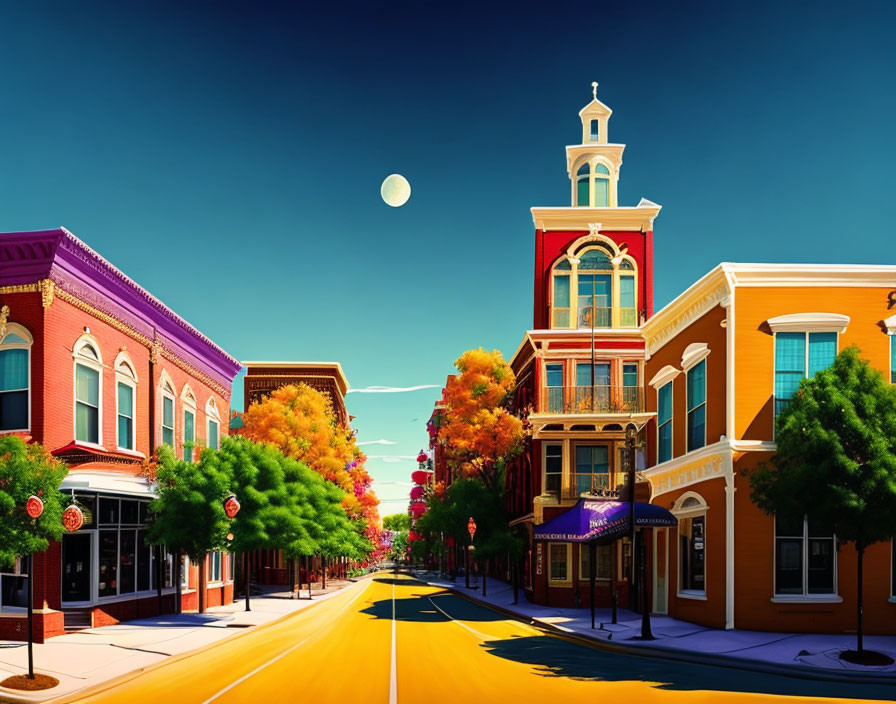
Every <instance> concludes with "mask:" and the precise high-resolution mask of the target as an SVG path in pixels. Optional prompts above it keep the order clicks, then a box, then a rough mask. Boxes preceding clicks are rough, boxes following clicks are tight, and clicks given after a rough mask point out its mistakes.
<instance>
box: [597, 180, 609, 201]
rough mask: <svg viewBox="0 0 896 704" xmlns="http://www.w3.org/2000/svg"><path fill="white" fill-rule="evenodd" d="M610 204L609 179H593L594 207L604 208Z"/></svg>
mask: <svg viewBox="0 0 896 704" xmlns="http://www.w3.org/2000/svg"><path fill="white" fill-rule="evenodd" d="M609 204H610V179H608V178H596V179H594V207H595V208H606V207H607V206H608V205H609Z"/></svg>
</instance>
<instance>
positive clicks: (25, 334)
mask: <svg viewBox="0 0 896 704" xmlns="http://www.w3.org/2000/svg"><path fill="white" fill-rule="evenodd" d="M9 335H17V336H18V337H20V338H22V339H23V340H25V342H4V340H6V339H7V338H8V337H9ZM33 345H34V337H33V336H32V335H31V333H30V332H29V331H28V328H26V327H25V326H24V325H19V324H18V323H7V324H6V336H5V337H4V338H3V339H2V340H0V351H3V350H26V351H27V352H28V388H27V391H28V412H27V422H26V423H25V427H24V428H9V429H8V430H0V434H2V433H29V432H31V360H32V355H31V348H32V346H33ZM22 390H23V389H8V390H7V391H6V392H3V393H9V392H15V391H22Z"/></svg>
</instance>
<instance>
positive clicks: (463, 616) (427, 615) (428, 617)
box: [361, 582, 506, 623]
mask: <svg viewBox="0 0 896 704" xmlns="http://www.w3.org/2000/svg"><path fill="white" fill-rule="evenodd" d="M404 585H405V586H409V585H408V583H407V582H404ZM430 599H432V601H430ZM433 602H435V603H436V604H438V605H439V606H440V607H441V608H442V609H444V610H445V611H446V612H447V613H449V614H451V616H450V617H449V616H446V615H445V614H444V613H442V612H441V611H439V609H437V608H436V607H435V606H434V605H433ZM361 613H362V614H368V615H370V616H373V617H374V618H382V619H390V620H391V618H392V599H381V600H380V601H377V602H374V604H373V605H372V606H369V607H367V608H366V609H363V610H362V611H361ZM505 619H506V616H503V615H501V614H500V613H498V612H497V611H492V610H491V609H485V608H482V607H481V606H478V605H476V604H473V603H472V602H469V601H467V600H466V599H462V598H460V597H457V596H454V595H453V594H450V593H449V592H439V593H436V594H414V595H413V596H410V597H405V598H401V599H395V620H396V621H418V622H421V623H447V622H448V621H452V620H457V621H503V620H505Z"/></svg>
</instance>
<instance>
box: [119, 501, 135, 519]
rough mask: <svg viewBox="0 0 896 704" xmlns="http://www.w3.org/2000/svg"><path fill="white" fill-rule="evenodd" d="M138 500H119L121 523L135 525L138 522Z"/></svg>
mask: <svg viewBox="0 0 896 704" xmlns="http://www.w3.org/2000/svg"><path fill="white" fill-rule="evenodd" d="M138 504H139V502H137V501H133V500H130V499H122V500H121V523H122V524H123V525H136V524H137V522H138V519H137V516H138Z"/></svg>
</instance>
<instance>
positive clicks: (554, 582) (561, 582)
mask: <svg viewBox="0 0 896 704" xmlns="http://www.w3.org/2000/svg"><path fill="white" fill-rule="evenodd" d="M558 545H562V546H563V547H564V548H566V577H565V578H564V579H555V578H554V577H553V576H552V575H551V548H552V547H556V546H558ZM547 553H548V560H547V562H548V565H547V567H548V585H549V586H553V587H556V586H566V587H568V586H571V585H572V543H559V542H549V543H548V550H547Z"/></svg>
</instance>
